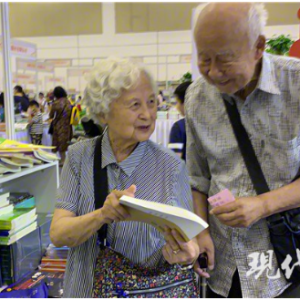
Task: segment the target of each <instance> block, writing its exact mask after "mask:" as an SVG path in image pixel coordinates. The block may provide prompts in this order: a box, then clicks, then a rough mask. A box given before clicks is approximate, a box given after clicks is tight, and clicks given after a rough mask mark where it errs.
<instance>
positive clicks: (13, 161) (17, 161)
mask: <svg viewBox="0 0 300 300" xmlns="http://www.w3.org/2000/svg"><path fill="white" fill-rule="evenodd" d="M0 160H1V162H4V163H6V164H8V165H11V166H16V167H27V168H32V167H33V164H32V162H28V161H24V160H22V159H18V158H8V157H3V156H1V155H0Z"/></svg>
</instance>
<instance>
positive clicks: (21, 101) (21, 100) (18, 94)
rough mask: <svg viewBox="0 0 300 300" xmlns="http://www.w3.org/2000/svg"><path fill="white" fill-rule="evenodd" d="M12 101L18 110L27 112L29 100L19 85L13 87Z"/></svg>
mask: <svg viewBox="0 0 300 300" xmlns="http://www.w3.org/2000/svg"><path fill="white" fill-rule="evenodd" d="M14 102H15V105H16V106H17V108H19V110H20V112H27V109H28V107H29V102H30V101H29V99H28V97H27V96H26V94H25V93H24V91H23V88H22V87H21V86H20V85H16V86H15V87H14Z"/></svg>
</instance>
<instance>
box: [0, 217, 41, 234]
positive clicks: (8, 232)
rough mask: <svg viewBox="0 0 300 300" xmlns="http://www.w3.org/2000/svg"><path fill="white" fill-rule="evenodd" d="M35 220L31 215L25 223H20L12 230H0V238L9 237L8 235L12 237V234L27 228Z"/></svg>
mask: <svg viewBox="0 0 300 300" xmlns="http://www.w3.org/2000/svg"><path fill="white" fill-rule="evenodd" d="M36 219H37V215H33V216H32V217H30V218H28V219H27V220H26V222H23V223H21V224H20V225H18V226H17V227H15V228H14V229H11V230H0V236H10V235H13V234H15V233H17V232H18V231H20V230H22V229H24V228H25V227H27V226H28V225H30V224H31V223H33V222H34V221H35V220H36Z"/></svg>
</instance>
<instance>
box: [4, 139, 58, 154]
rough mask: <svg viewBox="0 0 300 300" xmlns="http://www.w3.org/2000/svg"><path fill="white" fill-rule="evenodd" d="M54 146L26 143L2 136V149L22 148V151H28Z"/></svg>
mask: <svg viewBox="0 0 300 300" xmlns="http://www.w3.org/2000/svg"><path fill="white" fill-rule="evenodd" d="M54 148H55V147H53V146H43V145H33V144H24V143H20V142H17V141H14V140H9V139H5V138H2V137H0V151H8V152H10V150H12V152H14V150H21V151H28V150H31V151H33V150H35V149H54Z"/></svg>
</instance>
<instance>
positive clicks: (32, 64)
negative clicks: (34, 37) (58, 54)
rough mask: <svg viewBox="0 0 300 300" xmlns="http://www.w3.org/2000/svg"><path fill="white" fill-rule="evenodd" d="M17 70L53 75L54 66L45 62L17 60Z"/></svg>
mask: <svg viewBox="0 0 300 300" xmlns="http://www.w3.org/2000/svg"><path fill="white" fill-rule="evenodd" d="M17 69H18V70H20V69H21V70H27V71H38V72H48V73H52V72H53V71H54V66H53V65H51V64H49V63H45V62H36V61H32V60H26V59H20V58H17Z"/></svg>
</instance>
